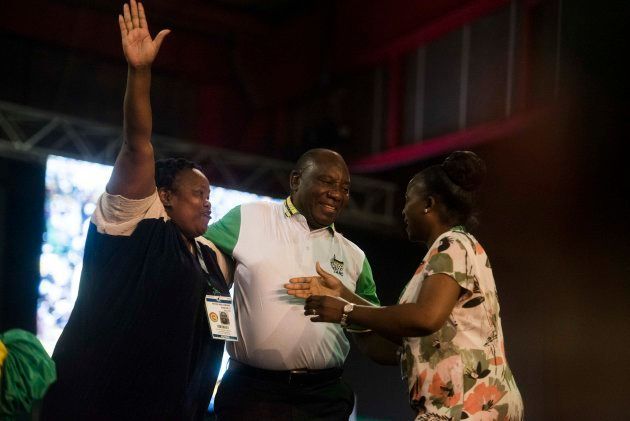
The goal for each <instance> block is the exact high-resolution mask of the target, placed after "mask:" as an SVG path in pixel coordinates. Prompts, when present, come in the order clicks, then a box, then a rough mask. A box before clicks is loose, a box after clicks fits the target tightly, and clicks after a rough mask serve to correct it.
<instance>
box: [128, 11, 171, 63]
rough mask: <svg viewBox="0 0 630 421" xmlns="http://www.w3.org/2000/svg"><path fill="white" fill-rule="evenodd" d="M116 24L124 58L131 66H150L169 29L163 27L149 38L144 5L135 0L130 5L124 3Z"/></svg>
mask: <svg viewBox="0 0 630 421" xmlns="http://www.w3.org/2000/svg"><path fill="white" fill-rule="evenodd" d="M118 24H119V25H120V37H121V40H122V47H123V52H124V53H125V58H126V59H127V63H128V64H129V66H130V67H133V68H143V67H149V66H151V64H152V63H153V61H154V60H155V57H156V56H157V53H158V51H159V50H160V46H161V45H162V41H164V38H165V37H166V36H167V35H168V34H169V33H170V32H171V31H170V30H169V29H163V30H161V31H160V32H159V33H158V34H157V35H156V36H155V39H151V34H150V33H149V25H148V24H147V18H146V14H145V12H144V6H142V3H137V2H136V0H131V2H130V5H129V4H127V3H125V4H124V6H123V14H122V15H118Z"/></svg>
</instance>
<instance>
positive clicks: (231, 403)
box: [214, 368, 354, 421]
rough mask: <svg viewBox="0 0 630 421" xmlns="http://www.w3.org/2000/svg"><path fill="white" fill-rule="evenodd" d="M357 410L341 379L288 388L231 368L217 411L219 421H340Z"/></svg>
mask: <svg viewBox="0 0 630 421" xmlns="http://www.w3.org/2000/svg"><path fill="white" fill-rule="evenodd" d="M353 409H354V393H353V392H352V389H351V388H350V386H349V385H348V384H347V383H346V382H345V381H344V380H343V379H341V378H337V379H335V380H331V381H328V382H325V383H321V384H317V385H295V384H284V383H278V382H276V381H268V380H265V379H260V378H256V377H250V376H248V375H246V374H244V373H242V372H238V371H234V370H233V369H230V368H228V370H227V371H226V373H225V375H224V376H223V378H222V379H221V384H220V385H219V390H218V391H217V396H216V398H215V403H214V410H215V413H216V416H217V420H218V421H237V420H238V421H241V420H275V421H307V420H308V421H315V420H319V421H340V420H348V418H349V417H350V415H351V414H352V410H353Z"/></svg>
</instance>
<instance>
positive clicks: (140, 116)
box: [107, 0, 170, 199]
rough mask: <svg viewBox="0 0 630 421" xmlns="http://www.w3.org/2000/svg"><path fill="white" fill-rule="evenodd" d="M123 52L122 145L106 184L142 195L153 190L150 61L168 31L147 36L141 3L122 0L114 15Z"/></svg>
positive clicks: (116, 191) (117, 190)
mask: <svg viewBox="0 0 630 421" xmlns="http://www.w3.org/2000/svg"><path fill="white" fill-rule="evenodd" d="M118 24H119V26H120V37H121V41H122V47H123V52H124V53H125V59H126V60H127V65H128V71H127V89H126V91H125V101H124V123H123V145H122V148H121V149H120V152H119V153H118V157H117V158H116V163H115V164H114V170H113V172H112V176H111V178H110V179H109V183H108V184H107V191H108V192H109V193H110V194H119V195H122V196H124V197H127V198H129V199H142V198H145V197H147V196H149V195H151V193H153V191H155V180H154V172H155V161H154V157H153V146H152V145H151V130H152V123H153V122H152V115H151V101H150V87H151V65H152V64H153V61H154V60H155V57H156V56H157V53H158V51H159V49H160V45H161V44H162V41H163V40H164V38H165V37H166V36H167V35H168V33H169V32H170V31H169V30H162V31H160V32H159V33H158V34H157V36H156V37H155V39H151V34H150V33H149V27H148V24H147V20H146V15H145V12H144V7H143V6H142V3H136V1H135V0H131V4H130V5H128V4H126V3H125V5H124V6H123V15H118Z"/></svg>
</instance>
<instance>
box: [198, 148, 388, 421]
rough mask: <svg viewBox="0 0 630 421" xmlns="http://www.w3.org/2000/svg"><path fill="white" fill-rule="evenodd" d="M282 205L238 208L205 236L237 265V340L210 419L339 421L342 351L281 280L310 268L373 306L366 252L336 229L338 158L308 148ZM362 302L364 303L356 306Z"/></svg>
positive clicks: (340, 189)
mask: <svg viewBox="0 0 630 421" xmlns="http://www.w3.org/2000/svg"><path fill="white" fill-rule="evenodd" d="M289 183H290V188H291V193H290V195H289V197H287V198H286V199H285V200H284V202H283V203H269V202H257V203H250V204H246V205H241V206H237V207H236V208H234V209H232V210H231V211H230V212H229V213H228V214H226V215H225V217H223V218H222V219H221V220H219V221H218V222H216V223H214V224H213V225H211V226H210V228H209V229H208V231H207V232H206V233H205V237H206V238H207V239H209V240H211V241H212V242H213V243H214V244H215V245H216V246H217V247H219V249H221V251H223V252H224V253H226V254H228V255H230V256H232V257H233V258H234V260H235V262H236V270H235V275H234V300H235V306H236V312H237V330H238V336H239V340H238V341H237V342H229V343H228V344H227V350H228V353H229V355H230V364H229V368H228V371H227V373H226V374H225V376H224V378H223V380H222V381H221V385H220V387H219V391H218V393H217V397H216V402H215V411H216V414H217V416H218V418H219V420H231V419H267V418H269V419H271V418H273V419H279V420H297V419H300V420H304V419H308V420H311V419H322V420H323V419H325V420H335V419H348V417H349V416H350V414H351V413H352V410H353V408H354V393H353V392H352V389H351V388H350V387H349V386H348V384H347V383H345V382H344V381H343V380H342V378H341V374H342V367H343V364H344V361H345V358H346V356H347V355H348V351H349V348H350V344H349V342H348V339H347V338H346V336H345V334H344V332H343V329H342V328H341V327H340V326H339V325H337V324H329V323H312V322H311V321H310V319H309V318H308V317H304V310H303V306H304V302H303V300H300V299H297V298H295V297H292V296H290V295H287V294H286V290H285V288H284V287H283V285H284V284H285V283H286V282H287V281H288V279H290V278H293V277H297V276H304V275H307V274H313V275H316V273H314V271H315V263H316V262H319V263H320V265H321V266H322V268H323V269H325V270H326V271H328V272H330V273H333V274H335V275H336V276H337V277H338V278H340V279H341V280H342V282H343V283H344V285H345V286H346V287H348V288H349V289H350V290H351V291H354V292H356V294H357V295H358V297H360V298H362V299H364V300H367V301H368V302H370V303H373V304H376V305H377V304H378V298H377V296H376V288H375V286H374V280H373V278H372V270H371V268H370V265H369V263H368V261H367V259H366V257H365V253H363V251H362V250H361V249H360V248H359V247H357V246H356V245H355V244H354V243H352V242H351V241H349V240H348V239H346V238H345V237H344V236H343V235H342V234H341V233H339V232H338V231H337V230H336V229H335V224H334V223H335V221H336V220H337V218H338V217H339V215H340V214H341V212H342V211H343V209H344V208H345V207H346V205H347V204H348V199H349V193H350V175H349V172H348V167H347V166H346V163H345V162H344V160H343V158H342V157H341V155H339V154H338V153H336V152H334V151H332V150H328V149H312V150H309V151H308V152H306V153H305V154H304V155H302V157H300V159H299V160H298V162H297V163H296V166H295V168H294V170H293V171H291V174H290V178H289ZM362 303H365V301H363V302H362Z"/></svg>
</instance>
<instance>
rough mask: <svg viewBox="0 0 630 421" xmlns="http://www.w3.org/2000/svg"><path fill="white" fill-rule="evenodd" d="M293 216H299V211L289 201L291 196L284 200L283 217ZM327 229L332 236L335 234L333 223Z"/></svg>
mask: <svg viewBox="0 0 630 421" xmlns="http://www.w3.org/2000/svg"><path fill="white" fill-rule="evenodd" d="M293 215H300V211H299V210H298V209H297V208H296V207H295V205H294V204H293V201H292V200H291V196H289V197H287V198H286V199H285V200H284V216H286V217H287V218H290V217H292V216H293ZM327 228H328V229H329V230H330V232H331V233H333V234H334V233H335V232H336V230H335V224H334V223H332V224H330V225H329V226H328V227H327Z"/></svg>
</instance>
